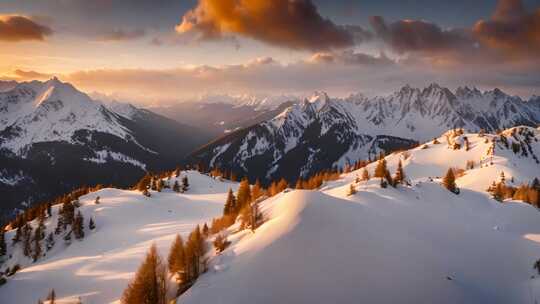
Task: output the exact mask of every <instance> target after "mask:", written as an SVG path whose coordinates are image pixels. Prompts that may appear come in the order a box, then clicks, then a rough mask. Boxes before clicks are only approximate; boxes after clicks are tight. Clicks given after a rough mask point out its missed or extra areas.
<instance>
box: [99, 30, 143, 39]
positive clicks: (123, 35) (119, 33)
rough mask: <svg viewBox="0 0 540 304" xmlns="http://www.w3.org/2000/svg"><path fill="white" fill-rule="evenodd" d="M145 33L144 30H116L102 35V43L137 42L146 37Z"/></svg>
mask: <svg viewBox="0 0 540 304" xmlns="http://www.w3.org/2000/svg"><path fill="white" fill-rule="evenodd" d="M145 34H146V33H145V31H144V30H142V29H135V30H132V31H126V30H122V29H114V30H111V31H109V32H107V33H105V34H103V35H102V37H101V40H102V41H127V40H136V39H139V38H142V37H144V35H145Z"/></svg>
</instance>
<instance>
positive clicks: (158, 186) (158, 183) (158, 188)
mask: <svg viewBox="0 0 540 304" xmlns="http://www.w3.org/2000/svg"><path fill="white" fill-rule="evenodd" d="M162 189H163V180H162V179H161V178H158V179H157V180H156V191H157V192H161V190H162Z"/></svg>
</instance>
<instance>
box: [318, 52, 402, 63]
mask: <svg viewBox="0 0 540 304" xmlns="http://www.w3.org/2000/svg"><path fill="white" fill-rule="evenodd" d="M307 62H310V63H317V64H344V65H380V66H383V65H391V64H394V63H395V62H394V61H393V60H391V59H390V58H388V57H387V56H386V55H385V54H384V53H381V54H380V55H379V56H378V57H376V56H372V55H369V54H364V53H359V52H354V51H351V50H346V51H341V52H318V53H315V54H313V55H312V56H311V58H309V59H308V60H307Z"/></svg>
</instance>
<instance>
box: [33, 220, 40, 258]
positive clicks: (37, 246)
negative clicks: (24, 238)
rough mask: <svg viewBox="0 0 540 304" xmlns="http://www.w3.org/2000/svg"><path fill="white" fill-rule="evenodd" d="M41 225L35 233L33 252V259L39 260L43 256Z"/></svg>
mask: <svg viewBox="0 0 540 304" xmlns="http://www.w3.org/2000/svg"><path fill="white" fill-rule="evenodd" d="M41 234H42V233H41V227H39V226H38V227H37V228H36V230H35V234H34V252H33V254H32V259H33V260H34V262H35V261H37V260H38V259H39V258H40V257H41V242H40V240H41Z"/></svg>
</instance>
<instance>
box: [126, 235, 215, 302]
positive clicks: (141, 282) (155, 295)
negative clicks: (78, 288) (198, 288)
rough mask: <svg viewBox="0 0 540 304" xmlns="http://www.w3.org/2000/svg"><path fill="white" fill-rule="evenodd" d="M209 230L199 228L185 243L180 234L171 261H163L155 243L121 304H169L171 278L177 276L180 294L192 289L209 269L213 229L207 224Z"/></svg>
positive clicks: (172, 249) (128, 287)
mask: <svg viewBox="0 0 540 304" xmlns="http://www.w3.org/2000/svg"><path fill="white" fill-rule="evenodd" d="M205 227H206V229H204V228H203V229H202V231H201V229H200V227H199V226H198V225H197V227H196V228H195V229H194V230H193V231H192V232H191V233H190V234H189V236H188V238H187V241H186V242H185V243H184V241H183V239H182V237H181V236H180V235H177V236H176V238H175V239H174V241H173V243H172V245H171V247H170V251H169V255H168V258H167V262H164V261H163V259H162V258H161V256H160V255H159V253H158V251H157V248H156V245H155V244H152V246H151V247H150V249H149V251H148V253H147V254H146V257H145V259H144V261H143V263H142V264H141V265H140V266H139V269H138V270H137V272H136V273H135V277H134V278H133V279H132V280H131V282H130V283H129V284H128V286H127V288H126V289H125V290H124V292H123V294H122V299H121V302H122V303H123V304H140V303H152V304H166V303H168V302H167V301H168V299H167V290H168V288H169V286H168V277H169V275H172V276H174V277H175V278H176V280H177V282H178V292H177V294H181V293H182V292H184V291H185V290H187V289H188V288H189V287H191V285H193V283H194V282H195V281H196V280H197V278H198V277H199V276H200V274H201V273H203V272H205V271H206V268H207V266H206V264H207V261H206V259H205V258H204V256H205V254H206V251H207V246H206V238H207V237H208V231H209V230H208V227H207V226H206V225H205ZM205 230H206V233H205Z"/></svg>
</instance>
